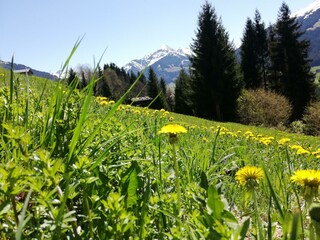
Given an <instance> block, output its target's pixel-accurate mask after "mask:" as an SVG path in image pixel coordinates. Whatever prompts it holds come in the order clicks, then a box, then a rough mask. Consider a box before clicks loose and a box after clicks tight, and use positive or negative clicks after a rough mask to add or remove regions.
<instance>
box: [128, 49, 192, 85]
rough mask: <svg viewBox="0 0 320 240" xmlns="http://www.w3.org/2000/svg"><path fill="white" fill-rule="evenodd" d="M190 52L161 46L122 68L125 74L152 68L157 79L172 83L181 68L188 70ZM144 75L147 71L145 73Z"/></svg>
mask: <svg viewBox="0 0 320 240" xmlns="http://www.w3.org/2000/svg"><path fill="white" fill-rule="evenodd" d="M190 56H191V51H190V50H189V49H187V48H184V49H181V48H180V49H177V50H175V49H172V48H170V47H168V46H163V47H161V49H159V50H157V51H155V52H153V53H151V54H148V55H147V56H145V57H143V58H142V59H136V60H132V61H131V62H129V63H128V64H126V65H125V66H124V67H123V68H124V69H125V70H126V72H133V73H135V74H136V73H137V72H140V71H142V70H143V69H144V68H145V67H147V66H148V67H152V69H153V70H154V72H155V73H156V74H157V76H158V77H159V78H163V79H164V80H165V81H166V83H167V84H170V83H173V82H174V81H175V80H176V78H177V77H178V75H179V72H180V70H181V69H182V68H183V69H185V70H186V71H188V70H189V66H190V60H189V57H190ZM145 72H146V74H147V73H148V71H147V70H146V71H145Z"/></svg>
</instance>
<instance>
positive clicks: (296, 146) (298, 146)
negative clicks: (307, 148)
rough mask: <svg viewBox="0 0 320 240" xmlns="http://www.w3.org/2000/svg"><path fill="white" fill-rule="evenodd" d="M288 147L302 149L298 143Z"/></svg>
mask: <svg viewBox="0 0 320 240" xmlns="http://www.w3.org/2000/svg"><path fill="white" fill-rule="evenodd" d="M290 148H291V149H293V150H298V149H302V147H301V146H300V145H291V146H290Z"/></svg>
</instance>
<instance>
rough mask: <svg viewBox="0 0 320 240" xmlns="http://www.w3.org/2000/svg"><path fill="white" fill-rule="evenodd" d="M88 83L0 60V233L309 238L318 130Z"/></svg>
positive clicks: (313, 225)
mask: <svg viewBox="0 0 320 240" xmlns="http://www.w3.org/2000/svg"><path fill="white" fill-rule="evenodd" d="M96 81H98V79H91V82H90V84H89V85H88V86H87V87H86V88H85V89H84V90H82V91H79V90H78V89H77V87H76V82H74V83H73V84H71V85H70V86H66V83H65V81H63V80H61V81H59V82H51V81H49V80H45V79H41V78H38V77H34V76H24V75H19V76H18V75H14V74H13V73H12V72H10V71H7V70H4V69H0V86H1V88H0V104H1V108H0V119H1V125H0V131H1V137H0V239H304V238H309V239H320V231H319V230H320V226H319V225H320V220H319V216H320V213H319V211H320V207H319V205H318V186H319V185H320V173H319V172H318V169H319V160H320V141H319V140H320V138H319V137H310V136H305V135H299V134H292V133H286V132H281V131H277V130H273V129H268V128H258V127H252V126H244V125H240V124H235V123H220V122H212V121H208V120H204V119H199V118H195V117H190V116H184V115H179V114H174V113H170V112H167V111H165V110H151V109H148V108H139V107H133V106H130V105H126V104H124V100H125V97H126V94H125V95H124V96H123V97H122V98H121V99H120V100H119V101H117V102H114V101H110V100H108V99H105V98H102V97H97V96H93V87H94V83H95V82H96ZM128 91H130V89H129V90H128ZM299 170H306V171H299Z"/></svg>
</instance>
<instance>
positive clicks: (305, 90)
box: [269, 3, 314, 121]
mask: <svg viewBox="0 0 320 240" xmlns="http://www.w3.org/2000/svg"><path fill="white" fill-rule="evenodd" d="M299 29H300V25H299V23H298V22H297V20H296V18H294V17H291V16H290V10H289V7H288V6H287V5H286V4H285V3H283V4H282V6H281V8H280V10H279V14H278V19H277V23H276V25H275V27H274V28H273V29H271V33H270V43H269V49H270V58H271V87H272V88H273V89H275V90H276V91H277V92H279V93H281V94H283V95H285V96H286V97H287V98H288V99H289V101H290V103H291V104H292V115H291V121H293V120H298V119H301V117H302V115H303V113H304V110H305V108H306V106H307V104H308V102H309V101H310V100H311V96H312V95H313V91H314V86H313V74H312V73H311V71H310V64H309V62H310V60H309V59H308V48H309V42H308V41H307V40H305V39H301V36H302V34H303V33H302V32H301V31H300V30H299Z"/></svg>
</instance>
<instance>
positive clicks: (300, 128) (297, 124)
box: [290, 120, 305, 134]
mask: <svg viewBox="0 0 320 240" xmlns="http://www.w3.org/2000/svg"><path fill="white" fill-rule="evenodd" d="M304 129H305V124H304V123H303V121H301V120H298V121H293V122H292V123H291V124H290V130H291V131H292V132H293V133H299V134H303V132H304Z"/></svg>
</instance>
